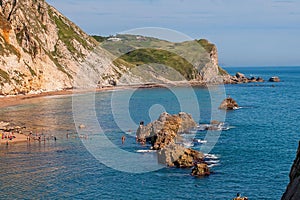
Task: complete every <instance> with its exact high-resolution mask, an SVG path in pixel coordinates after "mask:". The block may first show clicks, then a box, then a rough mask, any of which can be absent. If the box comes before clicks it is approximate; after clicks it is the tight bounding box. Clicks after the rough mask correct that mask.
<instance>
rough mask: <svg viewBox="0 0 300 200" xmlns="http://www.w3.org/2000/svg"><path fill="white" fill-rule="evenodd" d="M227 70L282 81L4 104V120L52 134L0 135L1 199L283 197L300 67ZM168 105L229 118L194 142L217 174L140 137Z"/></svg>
mask: <svg viewBox="0 0 300 200" xmlns="http://www.w3.org/2000/svg"><path fill="white" fill-rule="evenodd" d="M226 70H227V71H228V72H229V73H230V74H235V73H236V72H242V73H244V74H245V75H246V76H255V77H262V78H264V79H265V80H268V79H269V78H270V77H272V76H279V77H280V79H281V82H279V83H273V82H268V81H266V82H264V83H248V84H236V85H224V86H216V87H193V88H192V87H188V86H187V87H175V88H172V87H171V86H170V87H165V88H135V89H128V90H115V91H106V92H91V93H87V94H75V95H69V96H68V95H67V96H49V97H43V98H36V99H31V100H29V101H27V103H25V104H21V105H15V106H10V107H5V108H1V109H0V120H2V121H10V122H13V123H15V124H17V125H22V126H26V127H27V129H28V130H29V129H30V130H32V131H33V134H36V133H38V134H43V135H45V136H46V140H45V141H41V142H38V141H31V142H28V143H26V142H25V143H18V144H11V145H8V146H7V145H3V144H2V145H0V199H144V200H146V199H149V200H150V199H151V200H152V199H232V198H234V197H235V196H236V194H237V193H241V194H242V196H247V197H248V198H249V199H266V200H267V199H270V200H274V199H280V198H281V196H282V194H283V193H284V191H285V189H286V186H287V184H288V183H289V171H290V169H291V166H292V163H293V160H294V159H295V155H296V151H297V148H298V142H299V140H300V128H299V127H300V119H299V117H300V115H299V111H300V105H299V104H298V103H299V99H300V81H299V77H300V67H227V68H226ZM227 96H230V97H232V98H234V99H235V100H236V101H237V103H238V104H239V106H240V108H239V109H237V110H233V111H227V112H225V111H220V110H219V109H218V108H217V106H216V104H217V103H219V102H221V101H222V100H223V98H225V97H227ZM163 111H167V112H168V113H171V114H176V113H178V112H181V111H184V112H188V113H191V114H192V115H193V117H194V119H195V120H196V121H197V122H198V123H199V124H205V123H209V122H210V121H211V120H222V119H223V120H224V121H225V122H226V123H228V124H229V130H224V131H221V132H220V131H219V132H217V133H208V132H207V131H200V130H198V131H196V133H195V135H194V136H193V137H195V138H196V139H201V140H208V144H209V145H207V146H208V147H207V146H206V147H205V144H200V145H199V144H198V145H194V144H191V145H190V147H191V148H194V149H196V150H205V151H206V152H205V153H207V156H208V157H209V158H210V160H209V161H210V165H209V166H210V170H211V172H212V173H211V175H210V176H207V177H198V178H197V177H193V176H191V175H190V173H191V169H177V168H168V167H165V166H163V165H160V164H158V163H156V162H157V160H156V159H155V155H154V154H155V153H153V152H143V151H141V150H147V149H148V148H149V145H146V146H141V145H140V144H137V143H136V141H135V131H136V129H137V127H138V125H139V122H140V121H144V122H145V123H146V124H147V123H149V122H150V121H152V120H155V119H157V117H158V116H159V114H160V113H161V112H163ZM80 125H84V126H85V127H83V126H81V128H79V126H80ZM210 134H212V135H213V137H210ZM123 135H124V136H125V137H126V140H125V142H124V144H122V141H121V137H122V136H123ZM54 137H56V138H57V140H54V139H53V138H54ZM212 138H213V140H214V141H210V139H212ZM104 141H105V142H104ZM137 159H138V160H137Z"/></svg>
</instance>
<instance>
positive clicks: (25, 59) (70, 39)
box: [0, 0, 115, 94]
mask: <svg viewBox="0 0 300 200" xmlns="http://www.w3.org/2000/svg"><path fill="white" fill-rule="evenodd" d="M97 46H98V42H97V41H96V40H94V39H93V38H92V37H90V36H88V35H87V34H85V33H84V32H83V31H82V30H81V29H80V28H78V27H77V26H76V25H75V24H73V23H72V22H71V21H69V20H68V19H67V18H66V17H64V16H63V15H62V14H61V13H59V12H58V11H57V10H56V9H55V8H53V7H52V6H50V5H48V4H47V3H46V2H45V1H44V0H39V1H37V0H0V94H19V93H28V92H37V91H51V90H59V89H65V88H72V87H73V86H74V85H76V84H77V85H80V84H81V83H80V82H77V83H76V82H74V81H75V80H76V81H80V80H81V79H80V78H79V79H78V78H77V76H78V73H79V72H80V73H82V74H84V73H85V71H91V70H92V71H93V70H94V71H95V69H91V67H90V66H88V65H86V60H85V59H86V57H87V56H88V55H90V53H93V54H94V55H95V52H98V54H97V55H96V58H97V61H94V62H95V63H97V65H100V66H104V65H105V66H106V68H109V69H106V73H109V74H110V76H112V77H113V76H114V72H113V68H114V67H115V66H113V65H112V64H111V62H109V61H108V60H107V59H108V58H107V57H105V56H103V55H102V49H96V50H95V48H99V47H97ZM94 50H95V51H94ZM89 62H91V61H89ZM95 63H94V64H95ZM95 73H96V74H97V76H95V77H94V78H95V80H91V82H93V83H96V82H98V81H99V80H101V74H99V73H98V71H97V70H96V71H95V72H93V73H92V74H95ZM82 80H83V79H82ZM82 80H81V81H82Z"/></svg>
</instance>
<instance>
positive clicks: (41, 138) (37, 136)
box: [27, 131, 57, 142]
mask: <svg viewBox="0 0 300 200" xmlns="http://www.w3.org/2000/svg"><path fill="white" fill-rule="evenodd" d="M31 139H33V140H37V141H39V142H40V141H46V139H47V140H49V139H53V140H54V141H56V140H57V138H56V137H55V136H53V135H52V136H51V137H47V138H46V135H45V134H43V133H35V134H33V133H32V131H30V133H29V135H28V136H27V140H28V141H30V140H31Z"/></svg>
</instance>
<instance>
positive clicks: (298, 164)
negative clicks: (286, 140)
mask: <svg viewBox="0 0 300 200" xmlns="http://www.w3.org/2000/svg"><path fill="white" fill-rule="evenodd" d="M298 199H300V142H299V147H298V151H297V156H296V159H295V160H294V164H293V166H292V168H291V171H290V183H289V184H288V186H287V189H286V191H285V193H284V194H283V196H282V198H281V200H298Z"/></svg>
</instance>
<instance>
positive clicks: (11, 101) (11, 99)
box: [0, 83, 203, 120]
mask: <svg viewBox="0 0 300 200" xmlns="http://www.w3.org/2000/svg"><path fill="white" fill-rule="evenodd" d="M172 85H173V86H176V85H174V84H172ZM180 85H181V86H185V85H188V84H187V83H182V84H178V85H177V86H180ZM192 85H194V84H192ZM200 85H203V84H200ZM169 86H170V85H167V84H156V83H150V84H139V85H138V84H137V85H126V86H125V85H124V86H107V87H103V88H92V89H65V90H60V91H50V92H42V93H39V94H25V95H24V94H19V95H9V96H0V108H3V107H7V106H14V105H19V104H25V103H27V102H29V100H32V99H34V98H42V97H48V96H63V95H72V94H84V93H89V92H102V91H103V92H104V91H113V90H126V89H134V88H158V87H169ZM0 120H1V119H0Z"/></svg>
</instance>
